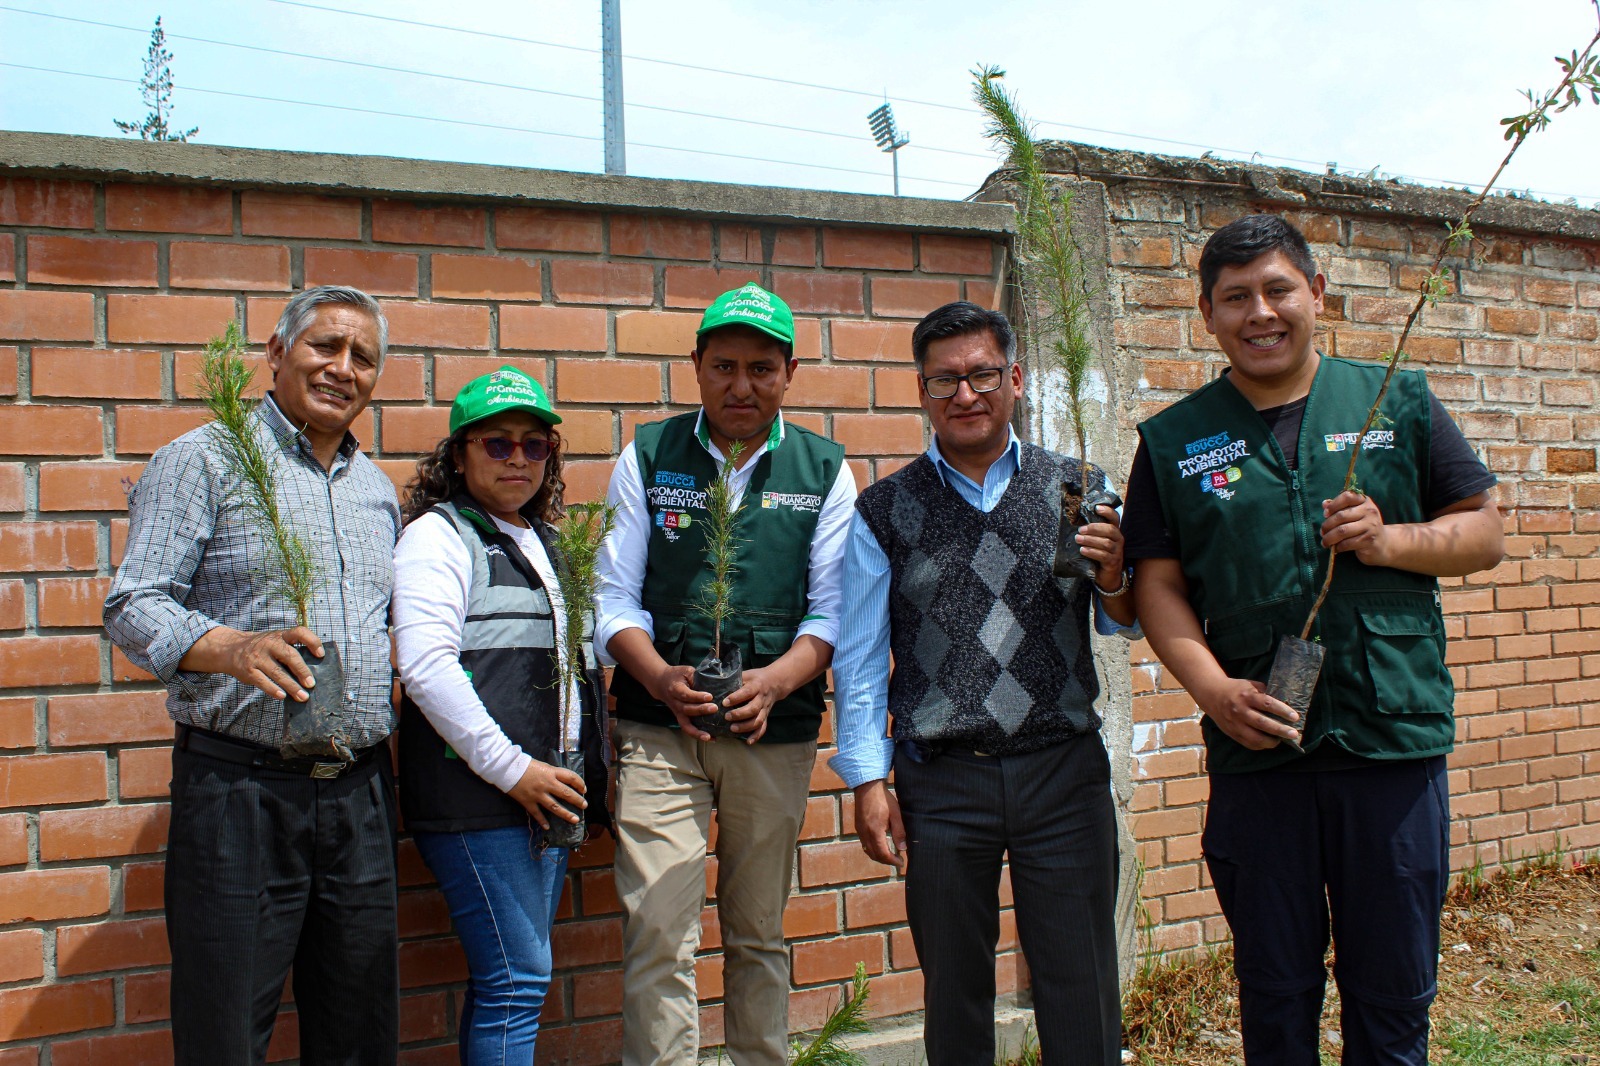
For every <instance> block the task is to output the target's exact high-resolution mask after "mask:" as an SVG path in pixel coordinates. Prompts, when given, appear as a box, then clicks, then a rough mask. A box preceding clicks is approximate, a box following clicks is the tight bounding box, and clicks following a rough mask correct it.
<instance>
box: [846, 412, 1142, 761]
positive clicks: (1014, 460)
mask: <svg viewBox="0 0 1600 1066" xmlns="http://www.w3.org/2000/svg"><path fill="white" fill-rule="evenodd" d="M928 458H929V459H931V460H932V461H933V466H934V469H935V470H937V471H938V472H939V475H940V477H942V478H944V483H945V484H946V485H948V486H950V487H951V488H952V489H954V490H955V491H956V494H957V495H959V496H960V497H961V498H962V499H963V500H966V501H967V502H968V503H970V504H971V505H972V506H974V507H976V508H977V509H978V510H980V511H982V512H984V513H985V514H987V513H988V512H990V511H992V510H994V509H995V505H996V504H998V503H999V502H1000V497H1001V496H1003V495H1005V491H1006V489H1007V488H1008V487H1009V486H1010V484H1011V478H1012V476H1013V475H1015V474H1016V472H1017V470H1018V469H1020V468H1021V465H1022V442H1021V441H1019V440H1018V439H1017V435H1016V433H1015V432H1012V433H1011V439H1010V442H1009V443H1008V444H1007V445H1006V450H1005V451H1004V452H1001V453H1000V457H999V458H998V459H996V460H995V461H994V462H992V463H990V464H989V469H988V471H987V472H986V473H985V474H984V476H983V484H982V485H980V484H978V483H977V482H976V481H973V480H972V479H971V478H969V477H967V476H966V475H965V474H963V473H962V472H961V471H959V470H957V469H956V468H955V467H953V466H951V465H950V464H949V463H948V462H946V461H945V458H944V456H943V455H941V454H939V438H938V437H937V436H935V437H934V438H933V440H932V441H931V442H930V443H929V444H928ZM844 587H845V590H846V592H845V609H844V617H843V618H842V619H841V620H840V625H839V645H838V647H837V649H836V650H835V651H834V655H833V689H834V693H833V709H834V715H835V729H836V731H837V733H838V743H839V752H838V754H837V755H835V756H833V758H831V759H829V760H828V766H829V767H830V768H831V769H832V770H833V772H834V773H836V774H838V775H839V776H840V777H841V778H843V779H844V783H845V784H847V785H849V786H850V787H851V788H855V787H856V786H857V785H863V784H866V783H867V782H868V781H877V780H881V779H882V778H885V777H888V776H889V767H890V765H891V764H892V762H893V760H894V741H892V740H890V739H889V738H888V735H887V734H888V718H889V557H888V556H887V555H885V554H884V551H883V548H882V547H881V546H880V545H879V544H878V538H877V537H875V536H873V535H872V530H871V529H870V528H869V527H868V526H867V523H866V521H865V520H864V519H863V518H862V517H861V512H860V511H857V512H856V514H855V517H854V518H853V519H852V521H851V525H850V541H849V543H848V544H847V545H846V546H845V555H844ZM1091 598H1092V599H1093V600H1094V627H1095V630H1096V631H1097V632H1099V633H1100V634H1101V635H1102V636H1108V637H1109V636H1115V635H1118V634H1121V635H1122V636H1125V637H1128V638H1129V639H1137V638H1138V637H1139V636H1140V635H1141V634H1140V632H1139V628H1138V625H1137V624H1135V625H1134V626H1132V627H1124V626H1122V625H1120V624H1118V623H1117V621H1116V620H1115V619H1113V618H1112V617H1111V616H1109V615H1108V614H1106V613H1105V608H1104V607H1103V606H1102V605H1101V603H1100V597H1099V596H1098V595H1094V594H1093V593H1092V592H1091Z"/></svg>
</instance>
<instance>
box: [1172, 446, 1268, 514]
mask: <svg viewBox="0 0 1600 1066" xmlns="http://www.w3.org/2000/svg"><path fill="white" fill-rule="evenodd" d="M1183 450H1184V453H1185V457H1184V458H1182V459H1179V460H1178V476H1179V477H1181V478H1190V477H1192V478H1195V479H1196V481H1197V483H1198V484H1199V486H1200V491H1201V492H1203V493H1205V492H1208V493H1212V494H1214V495H1215V496H1216V497H1217V498H1218V499H1222V500H1231V499H1233V493H1234V490H1233V488H1232V486H1233V485H1235V484H1236V483H1237V482H1239V481H1240V480H1241V479H1242V478H1243V477H1244V468H1243V467H1241V466H1240V465H1239V461H1240V460H1242V459H1248V458H1250V455H1251V452H1250V446H1249V444H1248V443H1246V442H1245V441H1243V440H1240V439H1236V438H1234V437H1233V436H1232V434H1230V433H1229V432H1228V431H1227V430H1223V431H1222V432H1220V433H1213V434H1211V435H1209V436H1205V437H1201V438H1200V439H1199V440H1192V441H1190V442H1189V443H1188V444H1185V445H1184V446H1183Z"/></svg>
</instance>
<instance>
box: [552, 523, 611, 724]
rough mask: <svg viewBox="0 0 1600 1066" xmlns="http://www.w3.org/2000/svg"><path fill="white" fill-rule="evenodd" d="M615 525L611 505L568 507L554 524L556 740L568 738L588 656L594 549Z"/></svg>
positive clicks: (594, 584) (595, 582)
mask: <svg viewBox="0 0 1600 1066" xmlns="http://www.w3.org/2000/svg"><path fill="white" fill-rule="evenodd" d="M616 524H617V505H616V504H613V503H574V504H568V505H567V508H566V515H565V516H564V517H563V518H562V520H561V521H560V522H558V523H557V524H556V527H555V533H556V544H555V547H556V573H557V574H558V576H559V577H560V578H561V596H562V599H563V600H564V601H565V602H566V605H567V610H566V618H565V620H564V624H563V626H562V632H561V643H562V652H563V655H562V659H561V670H560V674H561V735H562V736H570V735H571V733H572V727H573V725H574V723H575V722H576V719H577V715H578V707H577V706H576V705H575V704H574V702H573V698H572V691H573V689H574V687H575V686H576V685H577V684H578V683H579V681H580V679H581V678H582V677H583V674H584V671H585V670H586V668H587V661H588V656H587V655H586V654H585V650H584V645H585V642H587V641H588V640H590V639H592V638H593V635H594V606H593V605H594V600H595V592H596V589H597V587H598V585H599V569H600V568H599V559H600V549H601V548H602V547H604V545H605V542H606V538H608V537H610V536H611V531H612V530H613V529H614V528H616Z"/></svg>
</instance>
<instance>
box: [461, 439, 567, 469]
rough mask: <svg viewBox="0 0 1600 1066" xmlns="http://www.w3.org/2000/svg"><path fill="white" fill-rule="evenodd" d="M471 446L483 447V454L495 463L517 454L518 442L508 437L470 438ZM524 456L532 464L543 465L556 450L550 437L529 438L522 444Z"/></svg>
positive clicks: (468, 440)
mask: <svg viewBox="0 0 1600 1066" xmlns="http://www.w3.org/2000/svg"><path fill="white" fill-rule="evenodd" d="M467 442H468V443H470V444H481V445H483V454H485V455H487V456H488V457H489V458H491V459H493V460H494V461H495V462H497V463H498V462H504V461H505V460H507V459H509V458H511V456H512V455H514V454H515V453H516V450H517V444H518V442H517V441H514V440H511V439H509V438H507V437H468V438H467ZM521 444H522V454H523V455H526V456H527V457H528V462H530V463H542V462H544V461H545V460H546V459H548V458H550V453H551V452H552V451H553V450H554V449H555V445H554V444H553V443H551V441H550V438H548V437H529V438H528V439H527V440H524V441H522V442H521Z"/></svg>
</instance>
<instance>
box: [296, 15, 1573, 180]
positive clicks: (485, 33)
mask: <svg viewBox="0 0 1600 1066" xmlns="http://www.w3.org/2000/svg"><path fill="white" fill-rule="evenodd" d="M267 2H268V3H273V4H282V5H284V6H287V7H300V8H307V9H310V10H313V11H325V12H329V13H331V14H337V15H349V16H351V17H354V18H365V19H374V20H377V21H380V22H391V23H396V24H399V25H405V26H417V27H421V28H424V29H430V30H442V31H445V32H448V33H459V34H466V35H468V36H473V37H484V38H488V39H492V40H500V41H511V42H514V43H517V44H530V45H536V46H539V47H542V48H559V49H562V50H565V51H570V52H586V53H590V54H598V53H599V51H600V50H599V49H597V48H588V47H585V46H583V45H575V44H561V43H558V42H555V41H541V40H538V39H537V38H533V37H520V36H517V35H515V34H508V33H494V32H492V31H489V30H471V29H466V28H464V27H461V26H451V25H447V24H445V23H438V22H424V21H421V20H419V19H406V18H399V17H397V16H394V15H377V14H373V13H371V12H367V11H353V10H350V9H349V8H342V7H332V6H329V5H326V4H314V3H308V2H307V0H267ZM624 58H626V59H628V60H630V61H631V62H635V63H653V64H656V65H657V66H665V67H677V68H679V69H682V70H695V71H700V72H703V73H707V74H721V75H724V76H727V77H733V78H749V79H751V80H754V81H766V82H772V83H774V84H778V85H792V86H797V87H800V88H804V89H817V90H821V91H823V92H832V93H842V94H845V95H847V96H859V97H866V98H868V99H873V100H879V99H883V98H884V97H885V94H884V93H882V92H871V91H868V90H865V89H850V88H845V87H842V86H838V85H823V84H819V83H817V82H809V81H798V80H795V79H792V78H777V77H773V76H771V75H768V74H751V73H747V72H745V71H739V70H725V69H723V68H721V67H708V66H702V65H699V64H695V63H681V62H677V61H674V60H670V59H654V58H651V57H649V56H637V55H629V56H625V57H624ZM888 99H890V100H893V101H894V102H896V103H903V104H912V105H916V106H918V107H931V108H937V109H939V110H941V111H955V112H959V113H961V114H969V115H981V114H982V111H980V110H979V109H978V108H977V107H974V106H972V105H957V104H948V103H944V102H942V101H937V100H918V99H916V98H914V97H908V96H893V95H890V96H888ZM629 106H632V105H629ZM740 121H744V120H740ZM1038 125H1040V126H1053V127H1056V128H1058V129H1067V130H1080V131H1082V132H1085V133H1095V134H1100V135H1101V136H1109V137H1127V138H1131V139H1134V140H1140V141H1151V142H1153V143H1156V144H1171V145H1176V146H1178V147H1181V148H1195V149H1199V150H1200V151H1202V152H1224V153H1227V154H1229V155H1236V156H1244V157H1246V158H1250V159H1254V158H1261V159H1273V160H1279V161H1281V162H1285V163H1298V164H1300V165H1302V166H1309V167H1319V168H1320V167H1322V166H1323V163H1322V162H1320V161H1318V160H1313V159H1299V158H1296V157H1294V156H1286V155H1276V154H1273V153H1271V152H1259V151H1245V150H1244V149H1239V148H1218V147H1216V146H1215V145H1208V144H1200V143H1197V142H1195V141H1183V140H1175V139H1173V138H1170V137H1158V136H1155V135H1152V134H1147V133H1134V132H1132V131H1129V130H1108V129H1102V128H1099V127H1095V126H1082V125H1078V124H1076V123H1071V122H1056V121H1052V120H1040V121H1039V122H1038ZM809 132H817V131H809ZM835 136H838V135H835ZM911 147H916V148H920V149H921V150H922V151H930V152H940V153H943V154H947V155H963V156H969V157H971V158H981V159H992V158H993V157H992V156H987V155H982V154H980V153H977V152H964V151H960V150H957V149H952V148H933V147H930V146H927V145H913V146H911ZM1351 169H1353V170H1358V171H1359V170H1361V169H1363V168H1361V167H1353V168H1351ZM919 180H922V181H927V180H930V179H927V178H923V179H919ZM1412 180H1415V181H1419V182H1428V183H1432V184H1437V185H1450V186H1458V187H1459V186H1467V187H1469V188H1472V187H1475V185H1474V183H1473V182H1464V181H1453V180H1449V179H1446V178H1430V177H1422V176H1420V175H1418V176H1414V177H1413V179H1412ZM1528 191H1529V192H1533V193H1537V194H1538V195H1540V196H1550V197H1566V196H1569V195H1571V194H1568V193H1561V192H1554V191H1551V190H1548V189H1530V190H1528ZM1579 198H1581V199H1596V197H1593V196H1587V195H1585V196H1582V197H1579Z"/></svg>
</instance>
